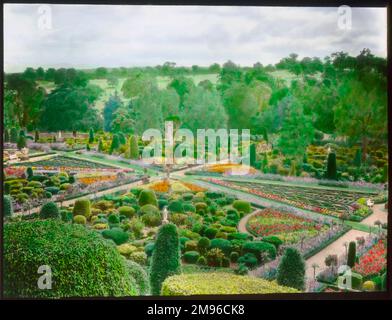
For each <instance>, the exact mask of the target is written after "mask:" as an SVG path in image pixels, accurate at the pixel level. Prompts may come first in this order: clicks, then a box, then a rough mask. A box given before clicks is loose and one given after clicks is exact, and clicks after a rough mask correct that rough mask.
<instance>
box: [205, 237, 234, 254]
mask: <svg viewBox="0 0 392 320" xmlns="http://www.w3.org/2000/svg"><path fill="white" fill-rule="evenodd" d="M210 248H212V249H214V248H218V249H220V250H222V252H223V253H224V254H225V255H227V256H228V255H230V252H231V250H232V247H231V242H230V241H229V240H226V239H219V238H217V239H212V240H211V243H210Z"/></svg>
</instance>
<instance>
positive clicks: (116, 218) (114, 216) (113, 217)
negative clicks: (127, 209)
mask: <svg viewBox="0 0 392 320" xmlns="http://www.w3.org/2000/svg"><path fill="white" fill-rule="evenodd" d="M108 222H109V223H110V224H118V223H120V217H119V216H118V215H117V214H111V215H110V216H109V217H108Z"/></svg>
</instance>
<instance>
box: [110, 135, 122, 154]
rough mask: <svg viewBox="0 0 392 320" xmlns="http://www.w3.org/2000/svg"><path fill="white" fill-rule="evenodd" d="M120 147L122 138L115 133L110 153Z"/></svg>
mask: <svg viewBox="0 0 392 320" xmlns="http://www.w3.org/2000/svg"><path fill="white" fill-rule="evenodd" d="M119 147H120V139H119V137H118V135H117V134H114V135H113V138H112V143H111V145H110V153H112V152H113V151H116V150H117V149H118V148H119Z"/></svg>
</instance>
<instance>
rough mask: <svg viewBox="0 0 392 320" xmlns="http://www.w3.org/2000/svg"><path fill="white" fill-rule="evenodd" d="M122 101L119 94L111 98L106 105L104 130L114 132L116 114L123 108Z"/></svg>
mask: <svg viewBox="0 0 392 320" xmlns="http://www.w3.org/2000/svg"><path fill="white" fill-rule="evenodd" d="M122 105H123V104H122V101H121V99H120V97H119V96H118V95H117V92H116V93H115V94H114V95H112V96H110V97H109V100H108V101H107V102H106V103H105V107H104V109H103V119H104V130H105V131H111V130H112V121H113V115H114V113H115V112H116V111H117V110H118V109H119V108H120V107H121V106H122Z"/></svg>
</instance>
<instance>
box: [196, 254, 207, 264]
mask: <svg viewBox="0 0 392 320" xmlns="http://www.w3.org/2000/svg"><path fill="white" fill-rule="evenodd" d="M196 263H197V264H198V265H199V266H206V265H207V259H206V258H205V257H203V256H200V257H199V258H198V259H197V261H196Z"/></svg>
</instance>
